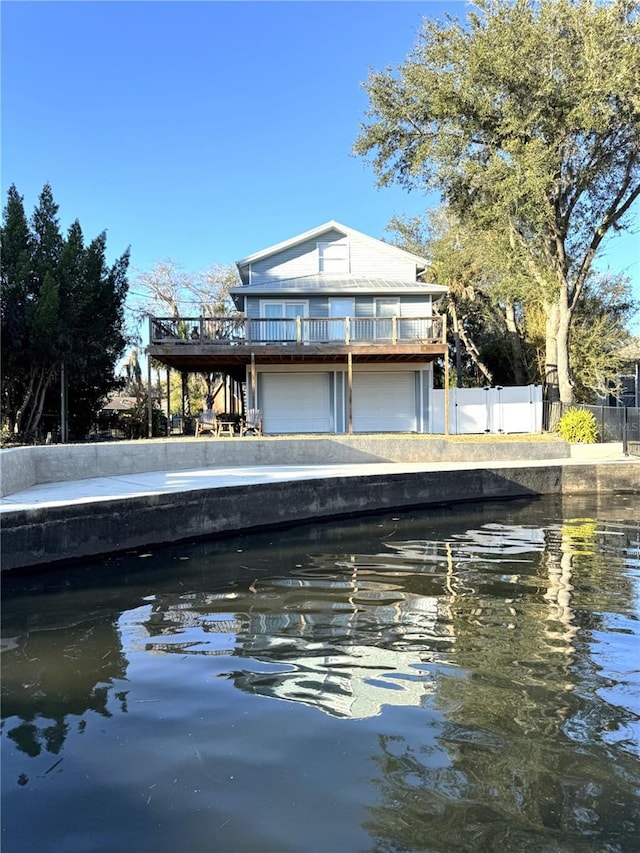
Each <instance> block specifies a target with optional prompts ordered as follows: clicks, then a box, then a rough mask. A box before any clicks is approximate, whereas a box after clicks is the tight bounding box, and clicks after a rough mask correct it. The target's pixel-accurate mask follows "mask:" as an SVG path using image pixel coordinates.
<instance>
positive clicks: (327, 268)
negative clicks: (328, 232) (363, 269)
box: [318, 240, 349, 274]
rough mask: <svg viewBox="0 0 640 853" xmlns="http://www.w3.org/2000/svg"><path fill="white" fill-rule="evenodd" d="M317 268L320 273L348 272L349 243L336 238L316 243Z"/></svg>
mask: <svg viewBox="0 0 640 853" xmlns="http://www.w3.org/2000/svg"><path fill="white" fill-rule="evenodd" d="M318 270H319V272H321V273H328V274H330V273H343V272H349V243H348V242H347V240H337V241H334V242H332V243H318Z"/></svg>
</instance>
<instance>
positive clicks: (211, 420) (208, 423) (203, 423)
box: [196, 409, 217, 438]
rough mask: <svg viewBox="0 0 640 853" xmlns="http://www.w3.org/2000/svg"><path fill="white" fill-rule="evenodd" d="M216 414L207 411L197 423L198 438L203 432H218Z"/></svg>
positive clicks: (209, 410)
mask: <svg viewBox="0 0 640 853" xmlns="http://www.w3.org/2000/svg"><path fill="white" fill-rule="evenodd" d="M216 431H217V423H216V413H215V412H213V411H212V410H211V409H205V410H204V412H203V413H202V414H201V415H200V417H199V418H198V420H197V421H196V438H197V437H198V436H199V435H201V434H202V433H203V432H216Z"/></svg>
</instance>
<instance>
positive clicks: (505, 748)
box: [0, 495, 640, 853]
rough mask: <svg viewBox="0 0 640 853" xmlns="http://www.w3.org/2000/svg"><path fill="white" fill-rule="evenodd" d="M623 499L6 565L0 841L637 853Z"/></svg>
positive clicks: (6, 847) (447, 511)
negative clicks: (14, 568) (44, 564)
mask: <svg viewBox="0 0 640 853" xmlns="http://www.w3.org/2000/svg"><path fill="white" fill-rule="evenodd" d="M639 519H640V498H638V497H637V496H636V497H632V496H622V495H620V496H611V495H608V496H602V497H600V498H596V497H588V498H581V499H567V498H565V499H560V498H556V499H539V500H518V501H511V502H492V503H484V504H474V505H471V504H469V505H464V506H459V507H449V508H439V509H434V508H425V509H416V510H412V511H410V512H402V513H400V512H397V513H387V514H385V515H376V516H371V517H367V518H358V519H354V520H350V521H343V522H331V523H326V524H317V525H308V526H304V527H297V528H294V529H290V530H285V531H283V530H279V531H273V532H269V533H260V534H254V535H246V536H242V537H237V538H228V539H223V540H217V541H214V542H208V543H204V544H203V543H198V544H196V545H189V546H179V547H172V548H161V549H157V550H156V549H152V550H143V551H139V552H136V553H131V554H127V555H125V556H123V557H118V558H111V559H108V560H104V561H102V562H92V563H87V564H86V565H84V564H83V565H73V566H69V567H66V568H63V569H59V570H56V571H53V572H51V571H50V572H48V573H38V574H22V575H20V574H9V575H7V576H5V577H3V580H2V583H3V597H2V610H3V613H2V648H3V653H2V835H1V839H0V841H1V846H2V851H3V853H13V851H20V853H48V851H52V852H53V851H55V852H56V853H66V851H74V852H75V851H82V853H86V852H87V851H136V853H138V851H149V853H165V851H166V852H167V853H178V851H181V852H182V851H183V853H198V852H199V851H206V852H207V853H212V851H213V853H217V851H221V853H234V851H241V853H262V851H272V853H289V851H291V853H294V851H303V853H306V851H310V853H316V851H317V853H352V851H353V853H356V851H357V853H368V852H369V851H370V852H371V853H383V851H397V852H398V853H399V851H572V853H573V851H623V853H628V852H629V851H634V850H639V849H640V810H639V792H640V761H639V758H640V672H639V670H640V643H639V634H640V622H639V619H640V533H639Z"/></svg>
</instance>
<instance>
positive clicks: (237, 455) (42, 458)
mask: <svg viewBox="0 0 640 853" xmlns="http://www.w3.org/2000/svg"><path fill="white" fill-rule="evenodd" d="M601 446H602V447H604V448H609V447H611V445H601ZM609 452H610V451H609ZM571 455H572V448H571V446H570V445H568V444H566V443H565V442H564V441H561V440H560V439H555V438H553V439H550V440H541V439H528V438H527V437H523V438H522V439H519V438H518V439H512V440H492V439H491V438H487V437H484V436H482V437H478V439H477V440H465V441H462V440H459V439H458V440H456V439H453V438H444V437H442V438H441V437H438V436H432V435H406V436H405V435H401V436H398V435H358V436H346V435H344V436H340V435H335V436H334V435H332V436H295V437H284V436H283V437H269V438H255V437H246V438H221V439H215V438H210V437H205V438H199V439H197V438H169V439H153V440H151V441H115V442H104V443H97V444H58V445H48V446H37V447H16V448H11V449H6V450H2V451H1V452H0V469H1V479H0V497H6V496H7V495H10V494H13V493H14V492H18V491H22V490H23V489H27V488H29V486H35V485H38V484H40V483H57V482H61V481H65V480H82V479H86V478H88V477H113V476H117V475H120V474H140V473H143V472H146V471H181V470H186V469H193V468H220V467H225V468H231V467H239V466H248V465H334V464H356V463H359V462H447V463H449V462H452V463H458V462H485V461H486V462H508V461H518V460H520V461H522V460H527V459H567V458H569V457H570V456H571Z"/></svg>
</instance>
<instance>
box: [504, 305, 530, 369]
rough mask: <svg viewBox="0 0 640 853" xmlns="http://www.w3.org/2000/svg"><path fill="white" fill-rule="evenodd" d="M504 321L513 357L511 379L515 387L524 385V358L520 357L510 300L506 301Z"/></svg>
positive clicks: (520, 348) (520, 349)
mask: <svg viewBox="0 0 640 853" xmlns="http://www.w3.org/2000/svg"><path fill="white" fill-rule="evenodd" d="M504 319H505V323H506V324H507V332H508V336H509V343H510V344H511V355H512V357H513V378H514V379H515V383H516V385H526V382H527V380H526V377H525V373H524V358H523V356H522V340H521V338H520V332H519V331H518V324H517V323H516V308H515V304H514V303H513V301H512V300H511V299H507V304H506V305H505V311H504Z"/></svg>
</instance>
